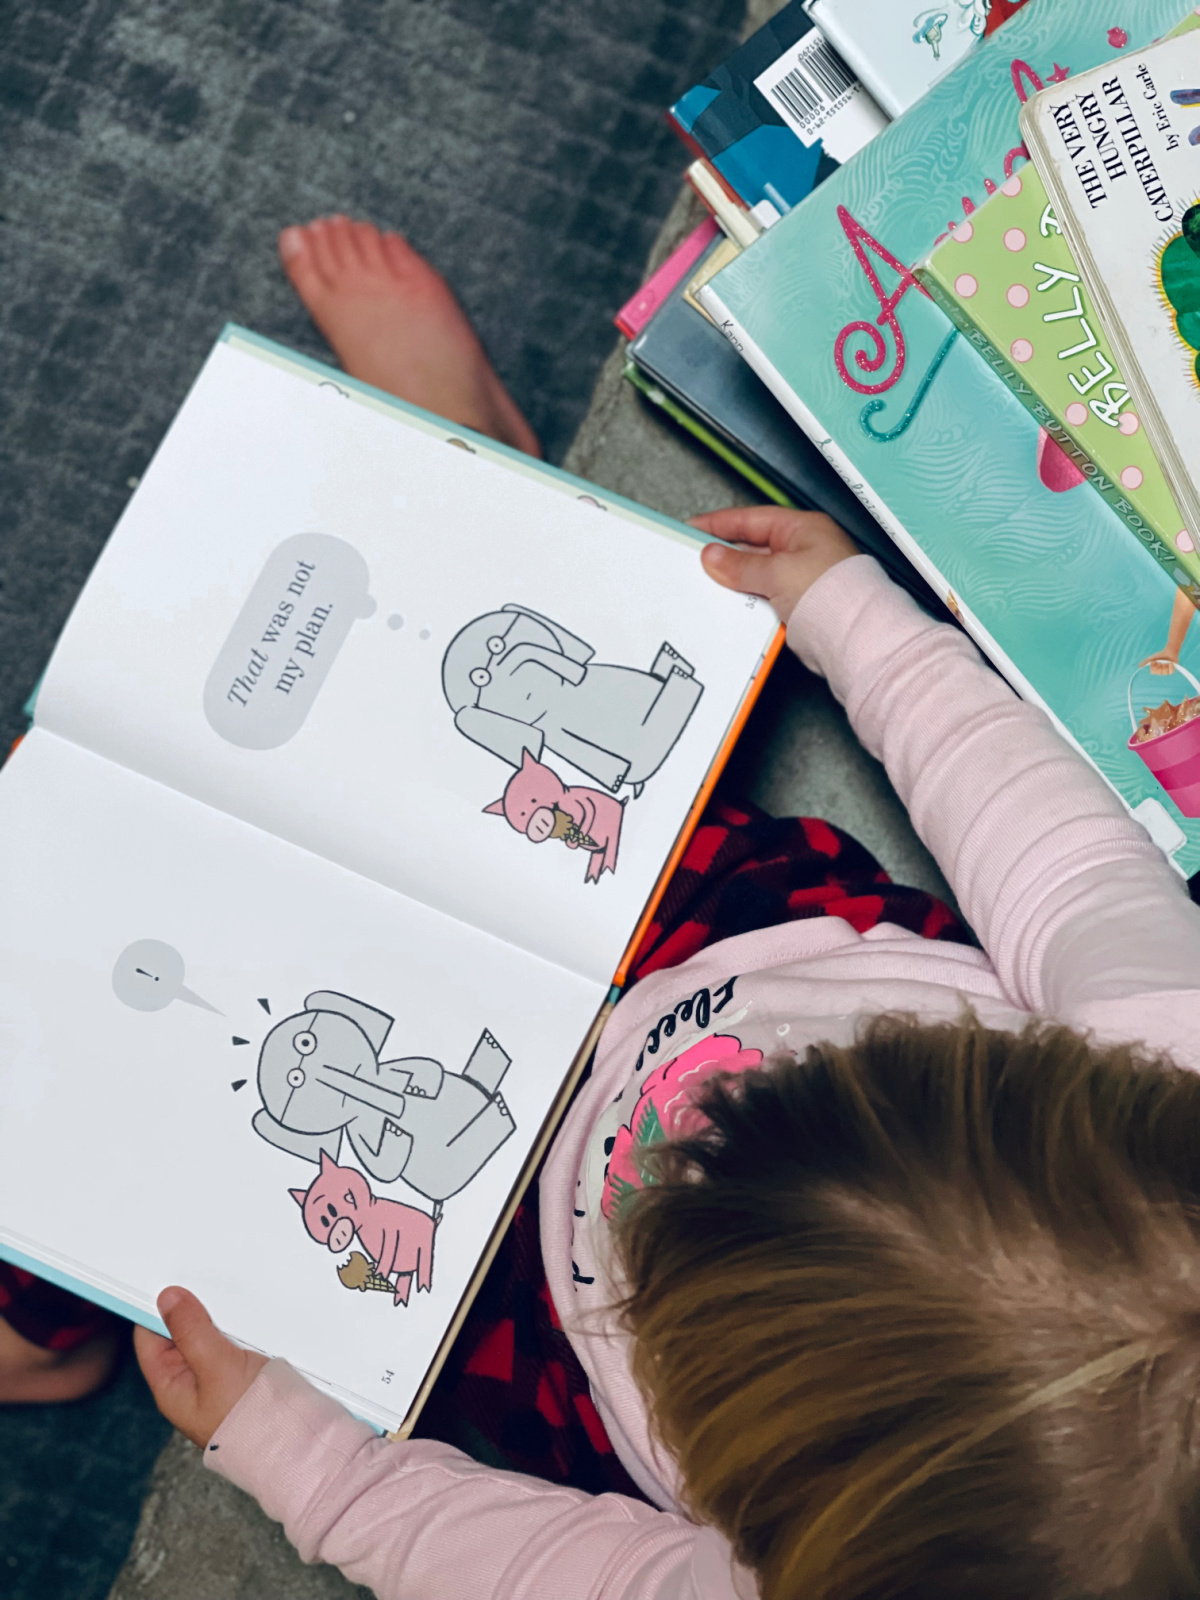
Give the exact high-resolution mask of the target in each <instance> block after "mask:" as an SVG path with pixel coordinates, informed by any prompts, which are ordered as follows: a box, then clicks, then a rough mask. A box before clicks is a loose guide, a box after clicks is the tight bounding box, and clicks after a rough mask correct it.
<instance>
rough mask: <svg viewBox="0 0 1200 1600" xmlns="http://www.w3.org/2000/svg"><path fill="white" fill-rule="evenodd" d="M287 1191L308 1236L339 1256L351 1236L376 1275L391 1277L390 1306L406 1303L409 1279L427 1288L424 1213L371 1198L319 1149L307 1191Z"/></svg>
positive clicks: (427, 1220) (428, 1237)
mask: <svg viewBox="0 0 1200 1600" xmlns="http://www.w3.org/2000/svg"><path fill="white" fill-rule="evenodd" d="M288 1193H289V1194H290V1195H291V1197H292V1199H293V1200H294V1201H295V1202H296V1204H297V1205H298V1206H299V1207H300V1209H301V1211H302V1212H303V1213H304V1226H305V1227H306V1228H307V1229H308V1233H309V1237H310V1238H312V1239H315V1240H316V1241H317V1243H318V1244H323V1245H327V1246H328V1247H329V1249H330V1250H332V1251H333V1253H334V1254H335V1255H341V1253H342V1251H343V1250H348V1249H349V1248H350V1245H351V1244H352V1243H353V1241H354V1236H355V1234H357V1235H358V1237H359V1240H360V1241H361V1243H362V1246H363V1249H364V1250H366V1252H367V1254H368V1255H369V1256H370V1257H371V1260H372V1261H373V1262H374V1264H375V1270H376V1272H377V1273H378V1274H379V1275H380V1277H383V1278H387V1279H391V1276H392V1274H393V1273H395V1274H396V1280H395V1283H394V1284H393V1285H392V1287H393V1291H394V1295H395V1299H394V1301H393V1304H396V1305H404V1306H406V1305H407V1304H408V1295H409V1290H410V1289H411V1287H412V1280H413V1277H414V1275H415V1277H416V1280H417V1288H418V1290H420V1289H429V1288H431V1287H432V1284H433V1230H434V1227H435V1219H434V1218H433V1217H431V1216H430V1215H429V1214H428V1212H425V1211H418V1210H417V1208H416V1207H415V1206H406V1205H401V1203H400V1202H399V1201H398V1200H377V1199H376V1198H375V1196H374V1195H373V1194H372V1193H371V1188H370V1185H369V1184H368V1183H367V1180H366V1178H364V1177H363V1175H362V1173H361V1172H359V1171H358V1169H357V1168H356V1167H339V1166H338V1164H337V1162H336V1161H331V1160H330V1158H329V1157H328V1155H326V1153H325V1151H324V1150H322V1151H321V1170H320V1172H319V1173H318V1174H317V1176H316V1177H315V1178H314V1179H313V1181H312V1183H310V1184H309V1186H308V1188H307V1189H289V1190H288Z"/></svg>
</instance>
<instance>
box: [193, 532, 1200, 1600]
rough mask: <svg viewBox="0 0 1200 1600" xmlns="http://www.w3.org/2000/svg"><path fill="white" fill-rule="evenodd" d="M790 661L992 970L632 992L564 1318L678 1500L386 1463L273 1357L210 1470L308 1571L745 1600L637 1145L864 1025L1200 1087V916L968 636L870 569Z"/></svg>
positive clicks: (752, 940) (775, 954)
mask: <svg viewBox="0 0 1200 1600" xmlns="http://www.w3.org/2000/svg"><path fill="white" fill-rule="evenodd" d="M788 642H789V644H790V645H791V647H792V649H793V650H795V651H796V653H797V654H798V655H799V656H800V658H801V659H802V660H803V661H804V662H805V664H806V665H807V666H809V667H810V668H812V669H813V670H814V671H816V672H819V673H822V674H824V676H826V677H827V678H828V679H829V682H830V684H831V686H832V688H833V690H834V693H835V694H836V695H837V697H838V699H839V700H841V702H842V703H843V704H844V705H845V707H846V710H847V712H848V713H849V716H850V720H851V722H852V723H853V725H854V729H855V731H856V733H857V734H858V736H859V738H860V739H861V740H862V742H863V744H864V745H865V746H866V748H867V749H868V750H869V751H870V752H871V753H872V754H873V755H875V756H877V757H878V758H879V759H880V760H882V761H883V763H884V764H885V766H886V768H887V771H888V775H889V776H890V778H891V780H892V782H893V784H894V785H895V787H896V789H897V791H898V792H899V794H900V796H901V798H902V799H903V800H904V802H905V804H906V805H907V807H908V809H909V812H910V814H911V816H912V820H913V824H914V826H915V828H916V830H917V832H918V833H919V834H920V835H921V837H922V838H923V839H924V841H925V843H926V844H927V845H928V846H929V848H930V850H931V851H932V852H933V854H934V856H935V857H936V858H937V860H938V863H939V864H940V866H941V868H942V870H943V872H944V873H945V874H946V876H947V878H948V880H949V882H950V883H951V884H952V886H953V888H954V891H955V893H956V895H957V896H958V900H959V904H960V905H961V907H962V909H963V912H964V914H965V915H966V917H967V919H968V920H969V922H970V923H971V925H972V927H973V928H974V929H975V931H976V933H977V934H978V936H979V939H980V942H981V944H982V946H983V949H982V950H973V949H967V948H965V947H963V946H959V945H948V944H935V943H930V942H929V941H927V940H923V939H921V938H919V937H918V936H917V935H915V934H911V933H909V932H907V931H905V930H904V929H901V928H897V927H892V926H887V925H884V926H880V927H876V928H873V929H871V931H870V932H869V933H866V934H863V935H860V934H858V933H857V932H855V930H854V929H853V928H851V927H850V926H849V925H848V924H847V923H845V922H843V921H841V920H840V919H838V918H828V917H821V918H815V919H813V920H810V921H802V922H794V923H788V924H785V925H784V926H782V927H777V928H770V929H767V930H764V931H762V932H759V933H749V934H744V935H742V936H741V937H739V938H736V939H728V940H725V941H724V942H722V943H721V944H718V945H714V946H712V947H710V948H709V949H707V950H704V951H702V952H701V953H700V954H699V955H697V956H695V957H694V958H693V959H692V960H691V961H689V962H687V963H685V964H684V965H682V966H679V967H675V968H672V969H670V970H668V971H665V972H661V973H658V974H656V975H655V976H654V977H652V978H650V979H647V980H646V981H644V982H643V983H640V984H638V986H637V987H636V988H635V989H633V990H632V991H631V993H630V994H629V995H628V996H627V997H626V998H625V999H624V1000H622V1002H621V1004H620V1005H619V1006H618V1007H617V1009H616V1011H615V1013H614V1014H613V1017H612V1019H611V1021H610V1022H609V1024H608V1026H607V1028H606V1029H605V1031H604V1035H603V1037H602V1039H601V1042H600V1048H599V1050H598V1052H597V1056H596V1062H595V1067H594V1070H593V1073H592V1077H591V1079H590V1080H589V1082H588V1084H587V1085H586V1087H585V1089H584V1091H583V1093H582V1094H581V1095H580V1096H579V1097H578V1099H577V1100H576V1102H575V1104H574V1106H573V1107H572V1110H571V1112H570V1114H569V1115H568V1117H567V1118H566V1120H565V1122H564V1124H563V1126H562V1128H561V1130H560V1132H559V1134H558V1136H557V1138H556V1140H555V1143H554V1147H553V1149H552V1151H551V1155H550V1158H549V1160H548V1162H547V1165H546V1168H545V1171H544V1175H543V1178H542V1186H541V1215H542V1253H543V1256H544V1259H545V1266H546V1273H547V1278H548V1280H549V1285H550V1290H551V1293H552V1295H553V1297H554V1302H555V1305H556V1307H557V1309H558V1311H559V1314H560V1316H561V1318H562V1322H563V1326H564V1328H565V1330H566V1332H567V1334H568V1336H570V1337H571V1340H572V1344H573V1345H574V1348H575V1350H576V1352H577V1353H578V1355H579V1358H580V1360H581V1362H582V1363H583V1366H584V1368H585V1370H586V1372H587V1374H588V1378H589V1381H590V1383H591V1388H592V1394H593V1397H594V1399H595V1402H596V1405H597V1408H598V1410H599V1411H600V1414H601V1416H602V1417H603V1419H604V1422H605V1425H606V1427H607V1428H608V1431H609V1435H610V1437H611V1439H612V1441H613V1444H614V1447H615V1448H616V1450H617V1453H618V1454H619V1456H620V1458H621V1460H622V1461H623V1463H624V1464H625V1466H626V1467H627V1469H628V1470H629V1472H630V1474H631V1475H632V1477H633V1478H634V1480H635V1482H637V1483H638V1485H639V1486H640V1487H641V1488H642V1489H643V1490H644V1491H645V1493H646V1494H647V1495H648V1496H649V1497H650V1498H651V1499H652V1500H653V1501H654V1502H655V1503H656V1505H657V1506H659V1507H661V1508H662V1509H660V1510H655V1509H653V1508H652V1507H651V1506H647V1505H644V1504H642V1503H641V1502H639V1501H634V1500H630V1499H626V1498H624V1497H622V1496H620V1495H613V1494H607V1495H600V1496H598V1497H593V1496H589V1495H586V1494H582V1493H579V1492H577V1491H575V1490H571V1489H563V1488H557V1487H554V1486H552V1485H550V1484H546V1483H542V1482H540V1481H538V1480H536V1479H533V1478H527V1477H521V1476H519V1475H517V1474H514V1473H506V1472H499V1471H496V1470H494V1469H492V1468H489V1467H484V1466H480V1465H479V1464H478V1463H476V1462H474V1461H472V1460H470V1459H469V1458H468V1457H466V1456H464V1455H462V1454H461V1453H460V1452H458V1451H457V1450H454V1449H453V1448H451V1447H450V1446H448V1445H441V1444H436V1443H432V1442H429V1441H425V1440H416V1441H408V1442H406V1443H389V1442H387V1441H385V1440H381V1439H379V1438H377V1437H376V1436H375V1435H374V1434H373V1433H372V1432H371V1430H370V1429H369V1428H367V1427H366V1426H365V1425H364V1424H361V1423H358V1422H355V1421H354V1420H353V1419H352V1418H350V1417H349V1416H348V1415H347V1414H346V1412H345V1411H343V1410H342V1409H341V1407H340V1406H338V1405H337V1404H336V1403H335V1402H334V1401H332V1400H329V1399H326V1398H325V1397H323V1396H321V1395H319V1394H318V1393H317V1392H316V1391H315V1390H313V1389H312V1388H311V1387H310V1386H309V1385H308V1384H307V1383H305V1382H304V1380H303V1379H301V1378H299V1377H298V1376H297V1375H296V1374H295V1373H294V1372H293V1371H292V1370H291V1368H289V1367H288V1366H287V1365H286V1364H285V1363H283V1362H279V1361H272V1362H271V1363H269V1365H268V1366H267V1367H266V1368H264V1370H263V1372H262V1374H261V1375H260V1377H259V1378H258V1379H257V1381H256V1382H255V1384H254V1386H253V1387H252V1388H251V1389H250V1391H249V1392H248V1393H247V1394H246V1395H245V1396H244V1398H243V1399H242V1400H241V1401H240V1402H239V1403H238V1405H237V1406H236V1407H235V1408H234V1410H233V1411H232V1412H231V1413H230V1415H229V1416H228V1417H227V1418H226V1420H225V1422H224V1423H223V1424H222V1426H221V1427H220V1429H218V1431H217V1433H216V1434H215V1435H214V1437H213V1439H212V1441H211V1443H210V1445H209V1448H208V1450H207V1452H206V1459H207V1462H208V1465H209V1466H210V1467H212V1468H214V1469H215V1470H216V1471H218V1472H221V1473H223V1474H224V1476H226V1477H227V1478H229V1479H230V1480H231V1481H232V1482H234V1483H237V1484H239V1485H240V1486H241V1487H242V1488H244V1489H246V1490H247V1491H249V1493H251V1494H252V1495H254V1496H255V1497H256V1498H257V1499H258V1500H259V1502H260V1503H261V1505H262V1506H263V1508H264V1510H265V1511H266V1512H267V1513H268V1515H270V1516H272V1517H275V1518H277V1519H278V1520H279V1521H280V1522H282V1523H283V1525H284V1528H285V1530H286V1532H287V1534H288V1537H289V1538H290V1539H291V1540H292V1542H293V1543H294V1544H295V1545H296V1547H297V1548H298V1549H299V1551H300V1553H301V1555H302V1556H303V1557H304V1558H305V1559H306V1560H309V1561H328V1562H332V1563H333V1564H335V1565H337V1566H339V1567H340V1568H341V1569H342V1571H343V1572H344V1573H345V1574H346V1576H347V1577H348V1578H350V1579H351V1580H352V1581H353V1582H356V1583H364V1584H367V1585H369V1586H370V1587H371V1588H372V1589H373V1590H374V1591H375V1592H376V1594H377V1595H379V1596H380V1600H393V1597H394V1600H400V1597H412V1600H442V1597H445V1600H459V1597H460V1596H462V1595H463V1594H470V1595H471V1596H472V1597H473V1600H533V1597H539V1600H541V1597H551V1600H575V1597H579V1600H583V1597H585V1596H586V1597H590V1600H600V1597H603V1600H733V1597H735V1596H736V1597H738V1600H748V1597H750V1596H752V1595H753V1594H754V1593H755V1592H756V1588H755V1583H754V1580H753V1576H752V1574H750V1573H748V1572H746V1571H745V1570H744V1569H740V1568H738V1567H737V1566H736V1564H735V1563H734V1561H733V1558H732V1554H731V1551H730V1549H729V1546H728V1544H727V1543H726V1542H725V1541H724V1540H723V1539H722V1537H721V1536H720V1535H719V1534H718V1533H716V1532H715V1531H714V1530H712V1529H710V1528H703V1527H700V1526H697V1525H696V1524H695V1523H693V1522H692V1521H690V1520H689V1519H688V1518H687V1516H686V1515H684V1514H683V1512H682V1511H681V1510H680V1501H679V1482H678V1475H677V1472H676V1470H675V1465H674V1463H673V1462H672V1461H671V1460H670V1458H669V1457H667V1456H666V1455H665V1453H664V1452H663V1451H662V1450H661V1449H660V1448H658V1447H656V1445H655V1443H654V1440H653V1438H652V1436H651V1433H650V1429H649V1425H648V1418H647V1413H646V1407H645V1404H644V1403H643V1401H642V1399H641V1396H640V1395H639V1393H638V1391H637V1389H636V1386H635V1385H634V1382H633V1379H632V1376H631V1372H630V1361H629V1356H630V1349H629V1340H628V1336H627V1335H625V1334H624V1333H623V1332H622V1331H621V1330H620V1329H619V1327H618V1326H617V1325H616V1322H615V1318H614V1316H613V1314H612V1312H611V1310H610V1307H611V1305H612V1303H613V1301H614V1299H615V1298H616V1297H617V1295H618V1294H619V1293H620V1286H619V1283H618V1282H617V1281H616V1276H617V1275H616V1269H615V1267H614V1265H613V1262H612V1258H611V1252H610V1250H609V1248H608V1233H609V1227H608V1221H607V1217H608V1215H609V1214H610V1212H611V1210H612V1209H613V1207H614V1206H615V1204H616V1203H617V1202H618V1201H619V1197H620V1192H621V1186H622V1184H623V1183H624V1182H626V1181H628V1180H630V1179H631V1177H632V1176H633V1173H632V1164H631V1163H630V1161H629V1159H628V1151H629V1149H630V1146H631V1143H632V1140H633V1137H634V1132H635V1130H636V1133H637V1136H638V1137H639V1138H641V1137H644V1136H645V1130H646V1127H647V1126H648V1124H647V1122H646V1118H647V1117H648V1116H650V1118H651V1120H654V1119H656V1120H657V1122H658V1124H659V1126H661V1127H662V1128H663V1130H664V1131H665V1132H667V1133H670V1131H671V1130H672V1128H675V1127H678V1126H680V1124H679V1123H678V1122H676V1121H674V1119H675V1118H676V1117H678V1116H679V1115H680V1114H681V1111H682V1112H683V1114H685V1115H686V1110H685V1108H686V1104H687V1091H688V1088H689V1087H690V1086H694V1085H695V1084H696V1083H697V1082H699V1081H700V1079H701V1078H702V1077H703V1076H704V1074H705V1073H706V1072H707V1071H710V1070H712V1069H713V1068H714V1067H720V1068H733V1069H736V1068H737V1067H738V1066H745V1065H753V1064H754V1063H755V1062H756V1061H757V1060H758V1059H760V1057H769V1058H771V1059H777V1058H778V1057H779V1056H780V1055H781V1054H784V1053H790V1052H795V1053H797V1054H801V1055H802V1054H803V1052H804V1049H805V1047H806V1046H807V1045H808V1044H810V1043H813V1042H817V1041H820V1040H827V1039H834V1040H837V1041H848V1040H849V1038H850V1037H851V1036H852V1034H853V1031H854V1028H855V1026H856V1023H857V1021H858V1020H859V1019H861V1018H862V1017H863V1016H864V1015H868V1014H871V1013H878V1012H885V1011H903V1012H908V1013H915V1014H916V1015H918V1016H920V1017H923V1018H925V1019H927V1020H930V1021H932V1020H938V1019H944V1018H953V1017H956V1016H957V1015H959V1014H960V1012H961V1010H962V1008H963V1006H964V1003H966V1004H969V1005H970V1006H971V1007H973V1009H974V1010H975V1011H976V1013H977V1014H978V1015H979V1016H980V1018H981V1019H982V1020H983V1021H984V1022H985V1023H986V1024H987V1025H989V1026H991V1027H996V1028H1001V1029H1010V1030H1012V1029H1016V1028H1019V1027H1021V1026H1022V1025H1023V1024H1024V1022H1025V1021H1026V1020H1027V1019H1028V1018H1029V1017H1030V1016H1032V1015H1038V1016H1047V1017H1052V1018H1055V1019H1057V1020H1060V1021H1062V1022H1066V1023H1069V1024H1070V1025H1072V1026H1074V1027H1078V1028H1080V1029H1084V1030H1091V1031H1092V1032H1093V1033H1094V1034H1095V1035H1096V1037H1097V1038H1099V1039H1102V1040H1106V1041H1108V1040H1113V1041H1116V1040H1125V1041H1129V1040H1138V1041H1141V1042H1143V1043H1145V1044H1148V1045H1150V1046H1151V1047H1152V1048H1153V1049H1155V1050H1159V1051H1164V1052H1169V1053H1170V1054H1172V1055H1173V1056H1174V1058H1175V1060H1176V1061H1177V1062H1179V1063H1180V1064H1181V1065H1186V1066H1189V1067H1193V1068H1196V1069H1200V1028H1197V1026H1196V1024H1197V1022H1198V1021H1200V910H1198V909H1197V907H1195V906H1193V905H1192V903H1191V901H1190V900H1189V899H1188V896H1187V893H1186V891H1185V888H1184V885H1183V883H1182V882H1181V880H1180V879H1179V878H1178V876H1177V875H1176V874H1175V873H1174V871H1173V870H1172V869H1171V867H1170V866H1169V865H1168V863H1167V862H1166V861H1165V860H1164V858H1163V857H1162V856H1161V855H1160V853H1159V852H1158V850H1157V849H1156V847H1155V846H1154V845H1153V844H1152V843H1151V841H1150V839H1149V838H1148V836H1147V835H1146V834H1145V833H1144V832H1143V830H1142V829H1141V827H1140V826H1139V825H1138V824H1137V823H1136V822H1134V821H1133V820H1132V818H1131V817H1130V816H1129V815H1128V813H1127V812H1126V810H1125V808H1124V806H1123V805H1122V804H1121V802H1120V801H1119V800H1118V799H1117V798H1116V796H1115V795H1114V794H1113V793H1112V791H1111V790H1110V789H1109V788H1108V787H1107V785H1106V784H1105V783H1104V782H1103V781H1102V780H1101V779H1100V778H1099V777H1098V776H1097V775H1096V773H1095V772H1094V771H1093V770H1092V769H1091V768H1090V767H1089V766H1087V765H1086V764H1085V763H1084V762H1083V761H1082V760H1081V759H1080V758H1079V756H1078V755H1077V754H1076V753H1075V752H1074V751H1073V750H1072V749H1071V748H1070V747H1069V746H1068V745H1067V743H1066V742H1065V741H1064V740H1063V739H1062V738H1061V737H1060V736H1059V734H1058V733H1056V732H1055V730H1054V728H1053V727H1052V726H1051V724H1050V722H1049V720H1048V719H1047V718H1046V717H1045V715H1044V714H1043V713H1042V712H1040V711H1038V710H1036V709H1035V708H1034V707H1032V706H1028V705H1025V704H1023V703H1022V702H1021V701H1019V700H1018V699H1017V698H1016V697H1015V696H1014V695H1013V693H1012V692H1011V690H1009V689H1008V688H1007V687H1006V685H1005V684H1004V683H1003V682H1002V681H1001V680H1000V679H999V678H998V677H996V676H995V674H994V673H992V672H991V671H989V670H988V668H987V667H985V666H984V664H983V663H982V661H981V660H980V658H979V656H978V655H977V653H976V651H975V649H974V647H973V646H972V645H971V644H970V642H969V641H968V640H967V639H965V638H964V637H963V636H962V635H961V634H959V633H958V632H956V631H955V630H954V629H952V628H949V627H945V626H942V625H940V624H937V623H934V622H932V621H930V620H929V619H928V618H927V617H926V616H925V615H924V614H923V613H922V612H921V611H920V610H918V608H917V607H916V606H914V605H913V603H912V602H911V601H910V600H909V599H908V598H907V597H906V596H905V595H904V594H903V593H902V592H901V591H900V590H899V589H897V588H896V587H895V586H894V585H893V584H892V583H890V582H889V580H888V579H887V578H886V577H885V576H884V574H883V572H882V571H881V569H880V568H879V567H878V566H877V565H876V563H875V562H874V561H872V560H871V559H870V558H869V557H867V556H857V557H854V558H852V559H850V560H847V561H843V562H841V563H840V564H839V565H838V566H836V567H834V568H833V569H832V570H831V571H829V572H827V573H826V574H825V575H824V576H823V577H822V578H821V579H820V580H819V581H818V582H817V583H816V584H814V585H813V587H812V588H811V589H810V590H809V591H808V593H807V594H806V595H805V597H804V598H803V599H802V600H801V602H800V604H799V605H798V606H797V607H796V610H795V612H794V614H793V616H792V618H791V621H790V623H789V626H788Z"/></svg>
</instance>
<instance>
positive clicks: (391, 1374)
mask: <svg viewBox="0 0 1200 1600" xmlns="http://www.w3.org/2000/svg"><path fill="white" fill-rule="evenodd" d="M395 1376H396V1374H395V1373H394V1372H391V1371H388V1372H385V1373H384V1375H383V1377H382V1378H380V1380H379V1381H380V1383H391V1381H392V1379H393V1378H394V1377H395Z"/></svg>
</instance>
